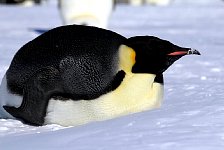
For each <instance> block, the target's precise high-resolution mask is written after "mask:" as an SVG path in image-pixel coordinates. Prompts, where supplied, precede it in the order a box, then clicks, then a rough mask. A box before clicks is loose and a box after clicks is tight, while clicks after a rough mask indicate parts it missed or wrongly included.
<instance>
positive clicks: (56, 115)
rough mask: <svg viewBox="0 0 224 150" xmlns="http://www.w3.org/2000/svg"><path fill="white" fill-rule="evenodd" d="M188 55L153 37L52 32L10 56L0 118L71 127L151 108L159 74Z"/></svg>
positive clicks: (87, 30) (157, 100)
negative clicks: (11, 57)
mask: <svg viewBox="0 0 224 150" xmlns="http://www.w3.org/2000/svg"><path fill="white" fill-rule="evenodd" d="M190 54H197V55H199V54H200V53H199V52H198V51H197V50H195V49H191V48H184V47H180V46H177V45H174V44H172V43H171V42H169V41H166V40H162V39H160V38H157V37H154V36H135V37H130V38H126V37H124V36H122V35H120V34H117V33H115V32H113V31H109V30H105V29H101V28H97V27H88V26H81V25H69V26H62V27H57V28H55V29H52V30H50V31H48V32H46V33H44V34H42V35H40V36H39V37H37V38H35V39H34V40H32V41H30V42H28V43H27V44H25V45H24V46H23V47H21V48H20V49H19V50H18V52H17V53H16V54H15V56H14V58H13V59H12V62H11V64H10V66H9V68H8V70H7V72H6V74H5V76H4V78H3V80H2V83H1V88H0V94H1V95H0V115H1V117H2V118H17V119H20V120H22V121H23V122H25V123H27V124H31V125H36V126H40V125H45V124H53V123H54V124H60V125H62V126H76V125H82V124H86V123H89V122H93V121H101V120H107V119H112V118H115V117H119V116H124V115H128V114H132V113H137V112H141V111H146V110H150V109H154V108H158V107H159V106H160V105H161V102H162V99H163V72H164V71H165V70H166V69H167V68H168V67H170V66H171V65H172V64H173V63H174V62H175V61H176V60H178V59H179V58H181V57H182V56H185V55H190Z"/></svg>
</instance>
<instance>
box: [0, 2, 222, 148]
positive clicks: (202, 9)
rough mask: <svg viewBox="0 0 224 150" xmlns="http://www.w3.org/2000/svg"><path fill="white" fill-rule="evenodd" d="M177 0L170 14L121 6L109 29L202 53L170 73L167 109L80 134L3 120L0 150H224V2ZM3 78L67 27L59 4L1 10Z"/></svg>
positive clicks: (114, 121) (94, 125)
mask: <svg viewBox="0 0 224 150" xmlns="http://www.w3.org/2000/svg"><path fill="white" fill-rule="evenodd" d="M201 2H203V4H201V3H199V2H197V3H196V2H195V1H193V0H191V1H190V0H187V1H183V0H182V1H181V0H176V1H175V2H174V3H173V4H172V5H170V6H167V7H152V6H141V7H131V6H126V5H119V6H117V7H116V9H115V11H114V13H113V15H112V18H111V20H110V23H109V24H110V26H109V28H110V29H112V30H114V31H117V32H119V33H121V34H123V35H125V36H127V37H129V36H133V35H154V36H158V37H160V38H164V39H168V40H169V41H171V42H173V43H176V44H177V45H182V46H188V47H192V48H196V49H198V50H199V51H200V52H201V54H202V55H201V56H186V57H184V58H182V59H181V60H179V61H177V62H176V63H175V64H174V65H173V66H172V67H171V68H169V70H167V71H166V73H165V94H164V95H165V98H164V103H163V105H162V107H161V108H159V109H156V110H151V111H146V112H141V113H137V114H133V115H128V116H124V117H120V118H116V119H112V120H107V121H102V122H94V123H90V124H86V125H83V126H78V127H70V128H64V127H62V126H59V125H46V126H42V127H33V126H29V125H26V124H23V123H21V122H20V121H17V120H10V119H0V149H1V150H20V149H22V150H30V149H32V150H40V149H41V150H60V149H66V150H74V149H76V150H82V149H84V150H86V149H94V150H104V149H106V150H110V149H111V150H112V149H124V150H135V149H142V150H144V149H147V150H148V149H150V150H180V149H181V150H198V149H203V150H222V149H223V148H224V119H223V118H224V101H223V100H224V93H223V91H224V86H223V85H224V79H223V75H224V67H223V66H224V60H223V55H224V52H222V50H223V47H224V41H223V38H224V28H223V26H224V20H223V19H222V18H223V17H224V9H223V8H224V3H223V2H222V1H221V0H213V1H211V0H210V1H209V0H205V1H202V0H201ZM0 14H1V15H0V20H1V23H0V27H1V28H0V33H1V34H0V51H1V55H0V79H2V78H3V76H4V73H5V71H6V70H7V68H8V66H9V64H10V61H11V59H12V57H13V56H14V54H15V53H16V51H17V50H18V49H19V48H20V47H21V46H22V45H23V44H25V43H27V42H28V41H29V40H31V39H33V38H35V37H36V36H38V35H39V33H37V32H36V31H37V30H47V29H50V28H53V27H56V26H58V25H61V20H60V17H59V13H58V11H57V8H56V3H55V2H50V3H47V4H45V5H43V6H35V7H27V8H24V7H21V6H19V7H15V6H0Z"/></svg>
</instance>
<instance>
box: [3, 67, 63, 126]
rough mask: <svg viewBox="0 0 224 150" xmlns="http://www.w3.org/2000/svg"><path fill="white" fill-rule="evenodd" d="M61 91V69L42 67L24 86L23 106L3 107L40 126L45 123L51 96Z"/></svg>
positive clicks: (29, 122) (17, 116) (27, 121)
mask: <svg viewBox="0 0 224 150" xmlns="http://www.w3.org/2000/svg"><path fill="white" fill-rule="evenodd" d="M61 91H62V88H61V85H60V74H59V71H58V70H57V69H55V68H53V67H48V68H45V69H41V70H40V71H38V73H36V74H35V75H34V76H32V78H31V79H29V80H28V82H27V83H26V85H25V86H24V89H23V101H22V104H21V106H20V107H18V108H15V107H11V106H3V108H4V109H5V110H6V111H7V112H8V113H10V114H11V115H12V116H14V117H15V118H18V119H21V120H22V121H24V122H25V123H28V124H31V125H37V126H40V125H43V124H44V118H45V116H46V111H47V110H46V109H47V106H48V102H49V99H50V97H51V96H52V95H53V94H57V93H59V92H61Z"/></svg>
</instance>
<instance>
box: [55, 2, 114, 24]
mask: <svg viewBox="0 0 224 150" xmlns="http://www.w3.org/2000/svg"><path fill="white" fill-rule="evenodd" d="M113 7H114V2H113V0H59V12H60V14H61V18H62V20H63V24H64V25H70V24H80V25H88V26H96V27H101V28H107V25H108V20H109V18H110V15H111V13H112V10H113Z"/></svg>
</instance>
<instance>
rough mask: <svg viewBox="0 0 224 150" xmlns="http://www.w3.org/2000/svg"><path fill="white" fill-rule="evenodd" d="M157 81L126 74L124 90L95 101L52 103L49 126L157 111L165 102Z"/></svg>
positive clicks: (152, 78) (142, 76)
mask: <svg viewBox="0 0 224 150" xmlns="http://www.w3.org/2000/svg"><path fill="white" fill-rule="evenodd" d="M154 78H155V75H152V74H126V76H125V78H124V80H123V82H122V84H121V86H119V87H118V88H117V89H116V90H115V91H112V92H110V93H108V94H105V95H102V96H101V97H99V98H97V99H95V100H90V101H86V100H80V101H73V100H67V101H61V100H53V99H51V100H50V102H49V105H48V109H47V115H46V117H45V124H51V123H56V124H60V125H63V126H75V125H81V124H85V123H88V122H92V121H101V120H106V119H111V118H115V117H119V116H123V115H127V114H132V113H136V112H140V111H145V110H149V109H153V108H157V107H159V106H160V104H161V101H162V99H163V85H162V84H159V83H153V81H154Z"/></svg>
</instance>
